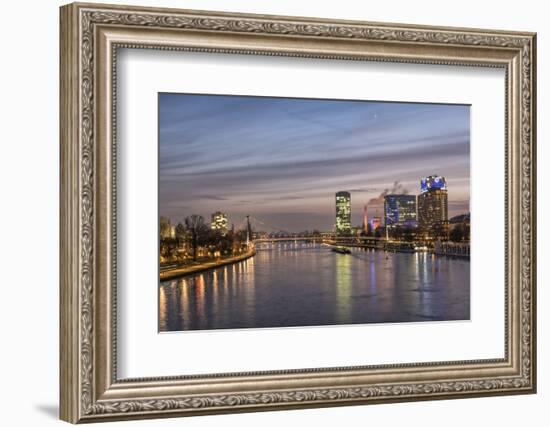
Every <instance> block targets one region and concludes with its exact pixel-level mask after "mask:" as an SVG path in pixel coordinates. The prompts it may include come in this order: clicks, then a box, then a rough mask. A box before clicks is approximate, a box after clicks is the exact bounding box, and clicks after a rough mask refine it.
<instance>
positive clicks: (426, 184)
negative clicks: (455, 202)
mask: <svg viewBox="0 0 550 427" xmlns="http://www.w3.org/2000/svg"><path fill="white" fill-rule="evenodd" d="M418 225H419V226H420V227H421V228H422V230H423V231H424V232H425V233H426V234H427V235H428V236H429V237H431V238H434V239H442V240H446V239H447V237H448V231H449V216H448V201H447V182H446V181H445V177H442V176H435V175H434V176H428V177H426V178H422V179H421V181H420V194H419V195H418Z"/></svg>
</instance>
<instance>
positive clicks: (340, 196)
mask: <svg viewBox="0 0 550 427" xmlns="http://www.w3.org/2000/svg"><path fill="white" fill-rule="evenodd" d="M336 234H338V235H340V236H346V235H349V234H351V194H350V193H349V192H347V191H339V192H338V193H336Z"/></svg>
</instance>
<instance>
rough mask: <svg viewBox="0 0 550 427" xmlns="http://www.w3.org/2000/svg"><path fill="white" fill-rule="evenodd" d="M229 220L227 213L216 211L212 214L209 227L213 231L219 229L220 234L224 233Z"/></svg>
mask: <svg viewBox="0 0 550 427" xmlns="http://www.w3.org/2000/svg"><path fill="white" fill-rule="evenodd" d="M228 225H229V221H228V219H227V214H226V213H223V212H220V211H217V212H214V213H213V214H212V221H211V222H210V228H211V229H212V230H215V231H219V232H220V233H222V234H226V233H227V230H228Z"/></svg>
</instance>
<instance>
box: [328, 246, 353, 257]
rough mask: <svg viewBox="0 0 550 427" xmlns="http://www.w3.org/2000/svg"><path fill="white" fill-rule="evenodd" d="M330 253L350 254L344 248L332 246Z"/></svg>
mask: <svg viewBox="0 0 550 427" xmlns="http://www.w3.org/2000/svg"><path fill="white" fill-rule="evenodd" d="M332 252H337V253H339V254H344V255H346V254H351V250H350V249H349V248H346V247H344V246H334V247H333V248H332Z"/></svg>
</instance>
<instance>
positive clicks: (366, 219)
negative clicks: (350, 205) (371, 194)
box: [363, 205, 369, 233]
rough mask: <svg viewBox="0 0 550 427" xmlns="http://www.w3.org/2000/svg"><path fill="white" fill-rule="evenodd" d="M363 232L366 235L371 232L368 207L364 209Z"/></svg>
mask: <svg viewBox="0 0 550 427" xmlns="http://www.w3.org/2000/svg"><path fill="white" fill-rule="evenodd" d="M363 231H364V232H365V233H367V232H368V231H369V216H368V211H367V205H365V206H364V207H363Z"/></svg>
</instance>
